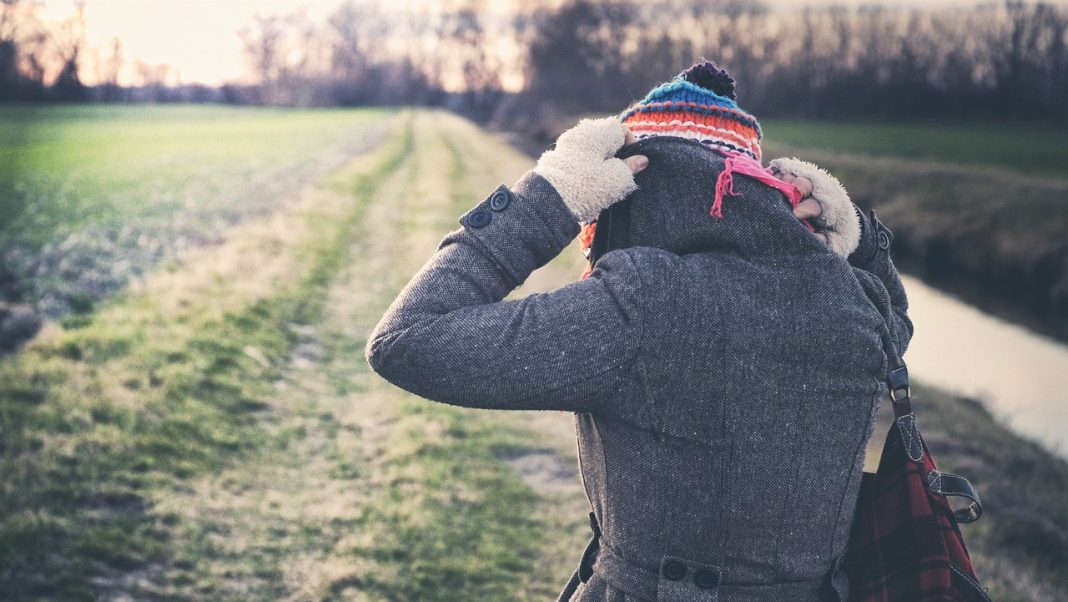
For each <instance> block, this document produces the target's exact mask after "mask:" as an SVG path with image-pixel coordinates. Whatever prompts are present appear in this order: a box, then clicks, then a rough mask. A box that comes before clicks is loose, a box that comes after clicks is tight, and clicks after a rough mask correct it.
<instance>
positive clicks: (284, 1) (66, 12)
mask: <svg viewBox="0 0 1068 602" xmlns="http://www.w3.org/2000/svg"><path fill="white" fill-rule="evenodd" d="M366 1H375V0H366ZM377 1H378V2H380V3H381V4H382V5H383V6H391V7H395V6H398V5H400V6H404V5H409V6H410V5H412V4H416V5H418V4H419V3H424V4H425V3H427V2H429V0H377ZM519 1H520V0H491V1H490V2H489V3H488V4H490V5H492V6H493V8H494V9H497V10H501V9H504V10H507V7H508V6H509V5H514V3H516V2H519ZM1056 1H1057V2H1058V3H1064V2H1068V0H1056ZM341 2H342V0H87V2H86V9H85V14H86V38H87V43H88V46H89V49H90V53H93V52H95V53H97V54H98V55H99V56H100V57H101V58H106V57H107V56H108V55H109V53H110V49H111V44H112V39H113V38H118V39H119V40H121V42H122V53H123V58H124V59H125V61H126V67H125V69H124V71H123V72H122V73H121V76H120V83H123V84H131V83H136V78H135V74H134V70H133V68H132V65H133V63H134V61H141V62H143V63H147V64H153V65H154V64H162V63H165V64H168V65H170V66H172V67H173V68H174V69H175V70H176V71H177V74H178V76H180V78H181V81H182V82H183V83H193V82H199V83H204V84H209V85H217V84H222V83H225V82H236V81H242V80H245V79H246V78H247V66H246V63H245V61H244V58H243V57H242V54H241V40H240V38H239V37H238V35H237V31H238V30H239V29H241V28H242V27H243V26H245V25H246V24H248V23H249V22H250V21H251V20H252V19H253V17H254V16H255V15H257V14H265V15H266V14H288V13H290V12H292V11H293V10H296V9H299V8H305V9H306V10H307V11H308V13H309V16H310V17H312V18H313V19H316V20H317V18H318V17H325V16H326V15H328V14H329V13H331V12H332V11H333V10H334V9H335V8H336V7H337V6H338V5H339V4H341ZM871 3H872V0H808V1H794V0H770V4H772V5H773V6H775V7H777V8H786V9H789V8H797V7H800V6H803V5H805V4H810V5H829V4H839V5H842V4H845V5H850V6H853V5H860V4H871ZM42 4H43V9H42V15H43V16H45V17H46V18H48V19H54V20H62V19H64V18H67V17H69V16H70V15H71V14H73V12H74V0H45V1H44V2H43V3H42ZM893 4H896V5H898V6H901V5H917V6H928V7H950V6H955V5H969V4H976V0H894V2H893ZM84 71H85V73H84V74H83V78H82V79H83V81H85V82H86V83H89V84H92V83H95V81H96V74H95V73H94V70H93V69H91V68H89V69H85V70H84ZM172 76H173V74H172ZM169 83H176V82H175V81H174V80H173V77H172V81H170V82H169Z"/></svg>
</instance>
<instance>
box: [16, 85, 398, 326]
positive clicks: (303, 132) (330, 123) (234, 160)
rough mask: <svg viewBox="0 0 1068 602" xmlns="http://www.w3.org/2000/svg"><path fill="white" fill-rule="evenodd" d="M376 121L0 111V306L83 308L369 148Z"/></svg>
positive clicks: (171, 111)
mask: <svg viewBox="0 0 1068 602" xmlns="http://www.w3.org/2000/svg"><path fill="white" fill-rule="evenodd" d="M382 116H383V112H379V111H329V110H324V111H300V112H294V111H282V110H270V109H250V110H243V109H234V108H227V107H203V106H184V107H158V106H139V107H87V106H85V107H43V108H36V107H32V106H14V107H10V106H9V107H0V123H3V126H4V127H3V128H2V131H0V186H2V188H3V190H4V194H2V195H0V250H2V253H3V254H2V255H0V301H7V302H32V303H34V304H35V305H36V306H37V308H38V309H39V310H40V311H42V312H44V313H45V314H46V315H48V316H49V317H52V318H56V317H59V316H61V315H63V314H66V313H68V312H70V311H72V310H73V311H76V312H79V311H84V310H86V309H87V308H88V307H89V306H91V305H92V304H93V303H95V302H97V301H100V300H102V299H104V298H106V297H108V296H109V295H111V294H112V293H114V292H115V291H117V290H120V289H121V288H123V287H124V286H125V285H126V284H127V282H129V280H130V279H131V278H138V277H139V276H140V275H141V274H142V273H144V272H145V271H147V270H150V269H151V268H152V267H153V266H155V265H157V264H158V263H160V262H161V261H166V260H169V259H175V258H179V259H180V258H181V256H182V254H183V253H185V252H187V251H188V250H189V249H190V248H194V247H196V246H198V245H200V244H204V243H211V242H213V241H216V240H217V239H218V238H219V237H221V236H223V235H224V232H225V231H226V229H227V228H229V227H231V226H232V225H234V224H236V223H239V222H241V221H243V220H245V219H247V218H249V217H252V216H257V215H264V214H267V213H270V212H271V211H273V210H274V209H275V208H276V207H277V206H278V204H279V203H282V202H284V201H286V200H287V199H288V198H290V197H291V196H292V195H293V194H295V193H296V192H297V191H299V189H300V187H301V186H303V185H304V184H305V183H306V182H309V181H314V180H315V179H317V178H319V177H322V176H323V175H325V174H327V173H329V172H331V171H332V170H334V169H336V168H338V167H339V166H340V165H341V164H343V163H344V162H345V161H346V160H347V159H348V158H351V157H352V156H353V154H354V153H355V152H357V151H359V150H361V149H364V150H365V149H367V148H370V147H371V146H373V145H374V144H375V143H376V142H377V137H378V136H379V135H380V133H381V128H380V125H381V123H382V121H383V120H382Z"/></svg>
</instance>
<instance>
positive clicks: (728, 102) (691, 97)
mask: <svg viewBox="0 0 1068 602" xmlns="http://www.w3.org/2000/svg"><path fill="white" fill-rule="evenodd" d="M620 121H622V122H623V123H625V124H627V126H628V127H630V129H631V131H633V132H634V134H635V136H636V137H637V138H639V139H640V138H648V137H649V136H679V137H682V138H690V139H693V140H698V141H700V142H701V143H703V144H705V145H707V146H708V147H710V148H712V149H714V150H720V151H726V153H727V154H734V153H742V154H745V155H748V156H749V157H752V158H753V159H756V160H757V161H760V158H761V154H760V139H761V137H762V135H763V134H762V132H761V131H760V123H758V122H757V120H756V118H755V117H753V116H752V115H750V114H749V113H746V112H745V111H743V110H742V109H741V108H739V107H738V104H737V103H735V102H734V100H733V99H731V98H728V97H726V96H721V95H719V94H716V93H715V92H712V91H711V90H706V89H705V88H702V87H701V86H698V85H697V84H694V83H692V82H690V81H687V80H686V79H684V78H683V77H682V76H681V75H680V76H678V77H676V78H675V79H673V80H671V81H670V82H668V83H666V84H663V85H661V86H658V87H657V88H655V89H653V91H651V92H649V94H648V95H647V96H646V97H645V98H643V99H642V100H640V101H638V102H637V103H635V104H634V105H632V106H631V107H630V108H628V109H627V110H626V111H624V112H623V113H622V114H621V115H620Z"/></svg>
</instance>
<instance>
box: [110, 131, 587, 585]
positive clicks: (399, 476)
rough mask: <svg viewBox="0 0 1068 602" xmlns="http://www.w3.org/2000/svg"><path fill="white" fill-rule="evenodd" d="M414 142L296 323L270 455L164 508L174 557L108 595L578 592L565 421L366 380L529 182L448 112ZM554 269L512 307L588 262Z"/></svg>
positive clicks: (277, 389) (271, 408)
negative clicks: (485, 220)
mask: <svg viewBox="0 0 1068 602" xmlns="http://www.w3.org/2000/svg"><path fill="white" fill-rule="evenodd" d="M413 130H414V131H415V132H416V136H415V138H414V142H413V146H412V148H411V150H410V152H407V153H406V154H405V155H404V157H403V159H402V160H401V161H400V163H399V164H398V165H396V166H395V169H393V170H392V171H391V172H390V173H389V174H388V175H386V176H385V178H384V179H383V180H382V181H381V183H380V185H379V186H378V187H377V188H376V189H375V190H374V191H373V193H372V194H371V197H370V200H369V203H368V205H367V207H366V210H365V211H364V212H363V214H362V216H361V217H360V219H359V221H358V223H357V224H356V225H355V227H354V228H353V231H352V234H351V241H352V243H351V245H350V246H349V247H348V248H347V250H346V252H345V260H344V267H343V269H341V270H340V271H339V272H337V273H335V274H332V275H331V281H332V284H331V285H330V286H329V289H328V292H327V293H326V296H325V305H324V309H323V311H322V314H321V319H319V320H318V321H316V322H315V323H311V324H294V323H289V324H287V325H286V328H287V329H288V330H289V331H290V332H291V334H292V335H293V337H294V338H295V342H294V344H293V346H292V349H291V351H290V352H289V355H288V357H287V358H286V360H285V362H284V365H283V366H282V367H281V369H280V371H279V373H278V375H277V379H276V380H275V381H274V382H273V389H274V392H273V393H272V394H271V395H270V396H269V398H268V399H267V401H266V406H265V407H264V408H263V409H262V410H261V411H260V412H258V414H257V423H258V424H259V425H260V427H261V429H260V433H261V436H262V437H263V438H264V441H263V445H261V446H259V448H258V451H257V453H256V454H254V455H251V456H250V457H248V458H247V459H246V460H244V461H242V462H241V463H239V464H235V465H232V466H229V467H227V468H225V469H224V470H221V471H219V472H216V473H211V474H207V475H204V476H201V477H198V478H196V479H194V480H192V481H190V482H187V483H184V484H183V485H182V486H181V487H180V488H177V489H176V490H174V491H172V492H170V493H169V495H167V496H166V497H164V498H161V499H159V501H158V502H157V504H156V505H155V506H154V509H153V512H154V513H157V514H159V515H161V516H168V517H172V518H171V519H170V521H171V522H172V523H173V527H172V534H171V537H172V542H173V544H174V545H175V554H174V557H173V559H172V561H171V562H169V563H165V564H154V565H150V566H147V567H140V568H138V569H137V570H135V571H131V572H127V573H125V574H122V575H121V576H113V577H110V578H108V579H103V580H98V582H97V584H98V585H99V586H101V587H102V588H103V589H104V590H105V591H106V592H108V594H107V597H109V598H110V599H116V600H120V599H138V598H140V597H144V596H147V597H177V598H180V599H204V598H210V599H235V598H242V599H271V600H321V599H346V600H364V599H369V600H432V599H440V600H457V599H479V600H481V599H493V600H501V599H517V600H519V599H548V598H550V597H552V596H553V595H555V593H556V592H557V591H558V589H559V587H560V586H561V585H562V583H563V581H564V580H566V577H567V575H568V574H569V573H570V570H571V569H572V567H573V565H574V563H575V562H576V561H577V555H578V553H580V551H581V548H582V545H583V542H584V540H585V538H586V536H587V535H586V533H585V529H586V527H585V521H584V517H585V512H586V510H585V498H584V496H583V494H582V492H581V483H580V481H579V480H578V477H577V472H576V469H575V459H574V432H573V427H572V422H571V418H570V416H569V415H565V414H562V413H522V414H501V413H489V412H476V411H468V410H462V409H458V408H451V407H447V406H440V405H438V404H432V403H429V402H426V401H424V400H419V399H417V398H414V397H413V396H410V395H408V394H406V393H404V392H403V391H400V390H399V389H396V388H395V387H392V386H391V385H389V384H388V383H386V382H385V381H383V380H382V379H381V378H379V377H378V376H377V375H375V374H373V373H372V372H370V370H369V368H368V367H367V365H366V361H365V359H364V356H363V346H364V343H365V337H366V335H367V333H368V332H369V331H370V329H371V327H372V326H373V325H374V322H375V321H377V319H378V317H379V316H381V314H382V312H383V311H384V310H385V307H386V305H387V304H388V303H389V302H390V301H391V300H392V298H393V297H394V296H395V295H396V293H397V292H398V291H399V289H400V288H401V287H402V286H403V285H404V283H405V282H406V281H407V279H408V278H409V277H410V276H411V274H413V273H414V272H415V270H416V269H417V268H418V267H419V265H421V264H422V262H423V261H425V260H426V258H427V257H429V255H430V254H431V253H432V252H433V250H434V248H435V247H436V245H437V243H438V241H439V240H440V238H441V237H442V236H443V235H444V234H445V232H447V231H448V230H450V229H452V228H454V227H458V225H459V224H458V222H457V221H456V220H457V218H458V217H459V215H460V214H461V213H462V212H463V211H465V210H466V209H467V208H469V207H470V206H472V205H474V204H475V203H477V202H478V200H480V198H481V196H482V195H484V194H488V193H489V192H490V191H492V190H493V188H494V187H495V186H496V185H497V184H498V183H500V182H507V183H511V181H514V179H515V177H517V176H518V175H519V174H521V173H522V170H523V169H525V168H526V167H528V166H527V165H525V163H526V162H525V161H515V160H513V161H512V163H511V164H509V163H508V162H503V163H502V162H500V161H495V160H494V159H495V156H494V153H495V150H496V148H495V144H497V143H496V141H493V140H492V139H491V138H490V137H489V136H488V135H486V134H484V133H482V132H479V131H478V130H477V129H476V128H474V127H473V126H471V125H470V124H468V123H466V122H464V121H461V120H459V119H457V118H455V117H452V116H449V115H445V114H439V113H420V114H418V115H416V116H415V118H414V123H413ZM498 156H499V155H498ZM506 156H507V157H509V158H512V157H514V155H513V154H512V153H509V154H508V155H506ZM565 255H567V253H566V252H565ZM576 256H577V255H576ZM545 272H546V273H545V274H539V279H538V280H537V281H534V282H532V283H531V286H528V287H526V288H525V289H524V290H522V291H517V293H516V294H524V293H525V292H527V291H529V290H530V289H533V288H534V287H535V286H538V285H540V286H541V287H542V288H546V287H549V286H550V284H549V283H550V282H551V281H552V280H553V279H556V280H557V281H559V279H561V278H566V277H568V275H569V274H574V273H577V269H576V262H575V261H574V260H573V257H570V256H566V257H565V256H562V257H561V261H559V262H557V263H555V264H553V265H552V266H550V267H548V268H546V270H545ZM513 514H518V515H517V516H513ZM458 516H459V517H460V518H459V519H457V517H458ZM443 517H452V522H449V521H447V520H442V519H443ZM510 521H511V522H514V523H515V524H508V523H509V522H510ZM442 523H447V524H442ZM545 534H551V537H545ZM557 536H563V537H562V539H559V540H557V539H555V537H557ZM501 554H504V555H511V556H512V557H511V558H509V559H507V562H504V563H502V562H501V558H500V555H501ZM502 565H503V566H502ZM415 571H418V573H419V575H418V576H413V574H412V573H413V572H415ZM457 596H459V597H457Z"/></svg>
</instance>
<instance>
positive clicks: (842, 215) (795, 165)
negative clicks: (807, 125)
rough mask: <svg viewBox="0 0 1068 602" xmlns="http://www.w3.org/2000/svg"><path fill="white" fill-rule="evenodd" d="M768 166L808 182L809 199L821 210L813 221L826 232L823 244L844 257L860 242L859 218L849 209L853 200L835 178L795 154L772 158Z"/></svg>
mask: <svg viewBox="0 0 1068 602" xmlns="http://www.w3.org/2000/svg"><path fill="white" fill-rule="evenodd" d="M770 166H771V167H773V168H775V169H777V170H779V171H780V172H782V173H787V174H791V175H794V176H798V177H801V178H807V179H808V180H810V181H811V182H812V198H814V199H816V200H817V201H819V204H820V207H822V209H823V210H822V212H821V213H820V215H819V217H817V218H816V220H815V221H816V223H817V225H818V226H820V227H821V228H823V229H825V230H826V231H827V244H828V245H829V246H830V247H831V250H833V251H834V252H835V253H837V254H839V255H841V256H842V257H848V256H849V254H850V253H852V252H853V250H854V249H856V248H857V245H858V244H860V218H858V217H857V212H856V211H855V210H854V209H853V202H852V201H851V200H849V193H848V192H846V189H845V187H844V186H842V183H841V182H839V181H838V178H836V177H834V176H833V175H831V174H830V173H828V172H827V171H826V170H825V169H823V168H821V167H818V166H816V165H815V164H812V163H809V162H808V161H802V160H801V159H798V158H797V157H794V158H781V159H775V160H773V161H772V162H771V163H770Z"/></svg>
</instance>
